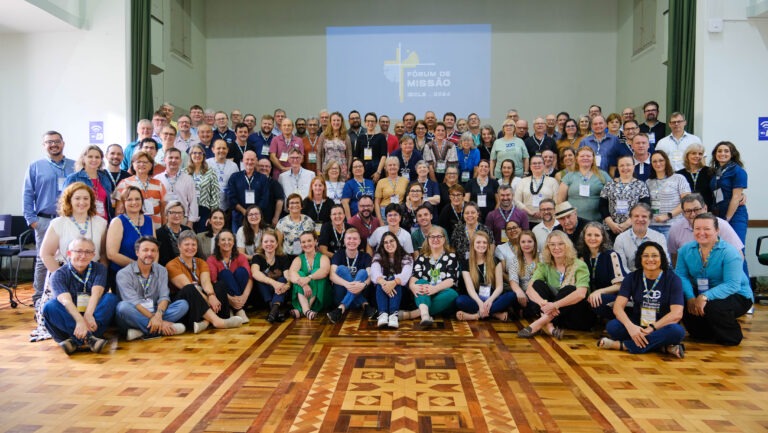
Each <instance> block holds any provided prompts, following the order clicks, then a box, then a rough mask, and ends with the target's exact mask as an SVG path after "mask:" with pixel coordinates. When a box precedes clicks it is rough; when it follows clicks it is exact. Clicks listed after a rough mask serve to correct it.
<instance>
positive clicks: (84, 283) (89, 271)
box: [69, 262, 93, 293]
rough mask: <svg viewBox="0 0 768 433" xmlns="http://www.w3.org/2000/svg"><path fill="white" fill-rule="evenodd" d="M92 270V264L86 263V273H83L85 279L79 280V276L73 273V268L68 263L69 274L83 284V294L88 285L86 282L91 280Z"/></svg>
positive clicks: (70, 263)
mask: <svg viewBox="0 0 768 433" xmlns="http://www.w3.org/2000/svg"><path fill="white" fill-rule="evenodd" d="M92 270H93V262H88V271H86V273H85V279H83V278H80V275H77V272H75V268H74V267H73V266H72V262H69V272H70V273H71V274H72V276H73V277H75V279H76V280H77V281H79V282H81V283H82V284H83V293H85V291H86V289H87V285H88V280H89V279H90V278H91V271H92Z"/></svg>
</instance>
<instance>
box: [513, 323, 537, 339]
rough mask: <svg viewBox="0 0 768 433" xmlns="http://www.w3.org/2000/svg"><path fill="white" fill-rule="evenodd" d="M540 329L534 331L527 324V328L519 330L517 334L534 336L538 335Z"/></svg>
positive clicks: (524, 336)
mask: <svg viewBox="0 0 768 433" xmlns="http://www.w3.org/2000/svg"><path fill="white" fill-rule="evenodd" d="M539 331H540V330H539ZM539 331H534V330H533V328H531V327H530V326H526V327H525V328H523V329H521V330H519V331H517V336H518V337H519V338H533V337H535V336H536V334H538V333H539Z"/></svg>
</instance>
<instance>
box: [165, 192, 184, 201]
mask: <svg viewBox="0 0 768 433" xmlns="http://www.w3.org/2000/svg"><path fill="white" fill-rule="evenodd" d="M165 201H166V203H167V202H170V201H181V199H180V198H179V195H178V194H176V193H175V192H169V193H166V194H165Z"/></svg>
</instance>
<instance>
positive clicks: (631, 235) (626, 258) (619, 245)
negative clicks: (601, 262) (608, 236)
mask: <svg viewBox="0 0 768 433" xmlns="http://www.w3.org/2000/svg"><path fill="white" fill-rule="evenodd" d="M629 218H630V219H631V220H632V229H631V230H626V231H624V232H622V233H621V234H619V235H618V236H617V237H616V242H614V244H613V249H614V250H615V251H616V252H617V253H618V254H619V257H621V260H622V262H624V265H626V267H627V269H629V270H630V271H634V270H635V269H636V268H635V254H636V253H637V248H638V247H639V246H640V245H641V244H642V243H643V242H647V241H653V242H656V243H657V244H659V245H661V247H662V248H664V252H665V253H666V254H667V258H669V250H668V249H667V239H666V238H664V235H663V234H661V233H659V232H657V231H656V230H652V229H650V228H649V227H650V225H651V207H650V206H648V204H647V203H642V202H640V203H637V204H636V205H634V206H632V209H630V211H629Z"/></svg>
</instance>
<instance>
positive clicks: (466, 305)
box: [456, 292, 517, 314]
mask: <svg viewBox="0 0 768 433" xmlns="http://www.w3.org/2000/svg"><path fill="white" fill-rule="evenodd" d="M514 302H517V295H515V292H504V293H502V294H501V295H499V297H498V298H496V299H494V300H493V303H492V304H491V314H495V313H500V312H502V311H506V310H507V309H508V308H509V306H510V305H512V304H513V303H514ZM456 309H457V310H459V311H463V312H465V313H469V314H475V313H477V312H478V311H480V307H479V306H478V305H477V302H475V300H474V299H472V298H471V297H470V296H469V295H460V296H459V297H458V298H456Z"/></svg>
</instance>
